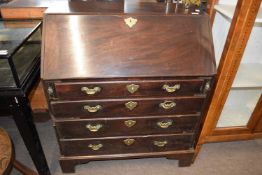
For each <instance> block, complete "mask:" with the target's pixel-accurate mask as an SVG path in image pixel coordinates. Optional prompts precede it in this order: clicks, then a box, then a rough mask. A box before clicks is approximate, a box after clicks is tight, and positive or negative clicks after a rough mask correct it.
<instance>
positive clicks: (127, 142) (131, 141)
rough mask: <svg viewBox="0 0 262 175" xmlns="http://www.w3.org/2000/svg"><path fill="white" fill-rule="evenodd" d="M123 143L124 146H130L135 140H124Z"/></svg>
mask: <svg viewBox="0 0 262 175" xmlns="http://www.w3.org/2000/svg"><path fill="white" fill-rule="evenodd" d="M123 142H124V144H125V145H127V146H130V145H132V144H133V143H134V142H135V139H125V140H124V141H123Z"/></svg>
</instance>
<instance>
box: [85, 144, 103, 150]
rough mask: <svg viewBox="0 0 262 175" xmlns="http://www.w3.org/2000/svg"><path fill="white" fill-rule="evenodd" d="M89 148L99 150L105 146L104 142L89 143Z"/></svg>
mask: <svg viewBox="0 0 262 175" xmlns="http://www.w3.org/2000/svg"><path fill="white" fill-rule="evenodd" d="M88 147H89V148H91V149H92V150H94V151H97V150H99V149H100V148H102V147H103V144H101V143H99V144H89V145H88Z"/></svg>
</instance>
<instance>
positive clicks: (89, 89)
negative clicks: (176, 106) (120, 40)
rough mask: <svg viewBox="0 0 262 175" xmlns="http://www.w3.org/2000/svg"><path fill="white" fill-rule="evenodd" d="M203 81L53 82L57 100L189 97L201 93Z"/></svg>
mask: <svg viewBox="0 0 262 175" xmlns="http://www.w3.org/2000/svg"><path fill="white" fill-rule="evenodd" d="M203 84H204V79H188V80H142V81H104V82H55V83H54V88H55V97H56V98H57V99H59V100H75V99H99V98H128V97H144V96H145V97H146V96H150V97H170V96H191V95H194V94H199V93H202V87H203Z"/></svg>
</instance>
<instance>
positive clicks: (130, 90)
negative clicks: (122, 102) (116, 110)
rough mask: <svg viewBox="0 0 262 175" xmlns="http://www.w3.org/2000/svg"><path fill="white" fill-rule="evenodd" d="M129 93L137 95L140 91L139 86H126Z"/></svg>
mask: <svg viewBox="0 0 262 175" xmlns="http://www.w3.org/2000/svg"><path fill="white" fill-rule="evenodd" d="M126 88H127V90H128V92H130V93H131V94H133V93H135V92H136V91H137V90H138V89H139V85H137V84H129V85H127V86H126Z"/></svg>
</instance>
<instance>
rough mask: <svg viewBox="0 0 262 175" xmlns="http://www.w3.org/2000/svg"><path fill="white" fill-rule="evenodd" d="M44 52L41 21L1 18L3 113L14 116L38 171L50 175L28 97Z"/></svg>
mask: <svg viewBox="0 0 262 175" xmlns="http://www.w3.org/2000/svg"><path fill="white" fill-rule="evenodd" d="M40 53H41V22H40V21H32V20H31V21H0V104H1V105H0V116H12V117H13V118H14V121H15V123H16V126H17V128H18V130H19V132H20V134H21V136H22V138H23V140H24V143H25V146H26V147H27V149H28V151H29V153H30V156H31V158H32V160H33V162H34V164H35V167H36V169H37V171H38V173H39V174H50V172H49V168H48V166H47V162H46V159H45V155H44V152H43V150H42V147H41V143H40V140H39V137H38V133H37V130H36V128H35V125H34V122H33V116H32V110H31V107H30V105H29V100H28V95H29V93H30V91H31V90H32V88H33V86H34V84H35V83H36V81H37V80H39V76H40ZM0 125H1V124H0Z"/></svg>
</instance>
